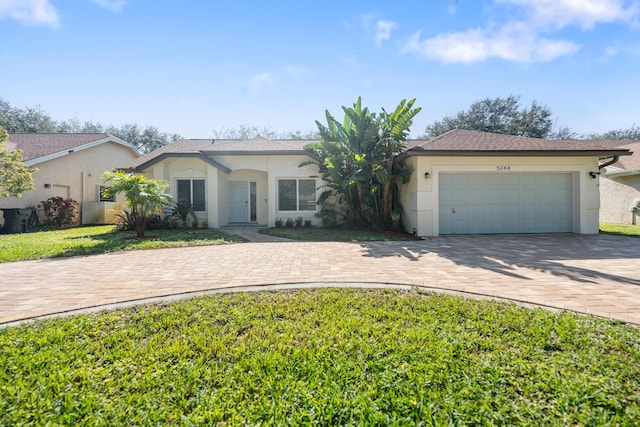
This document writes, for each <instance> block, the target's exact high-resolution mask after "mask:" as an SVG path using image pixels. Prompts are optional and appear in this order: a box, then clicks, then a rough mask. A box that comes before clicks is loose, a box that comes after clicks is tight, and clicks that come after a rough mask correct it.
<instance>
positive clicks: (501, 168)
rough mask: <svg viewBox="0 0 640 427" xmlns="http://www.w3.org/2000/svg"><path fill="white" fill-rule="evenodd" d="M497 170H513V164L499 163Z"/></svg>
mask: <svg viewBox="0 0 640 427" xmlns="http://www.w3.org/2000/svg"><path fill="white" fill-rule="evenodd" d="M496 170H499V171H510V170H511V166H506V165H498V166H496Z"/></svg>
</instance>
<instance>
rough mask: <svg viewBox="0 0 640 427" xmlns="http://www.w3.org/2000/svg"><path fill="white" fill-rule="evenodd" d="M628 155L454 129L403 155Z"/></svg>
mask: <svg viewBox="0 0 640 427" xmlns="http://www.w3.org/2000/svg"><path fill="white" fill-rule="evenodd" d="M496 154H501V155H514V154H519V155H535V154H540V155H580V154H582V155H602V156H612V155H625V154H630V153H629V152H627V151H626V150H624V149H619V148H612V147H607V146H601V145H596V144H594V143H585V142H583V141H579V140H547V139H541V138H529V137H523V136H514V135H504V134H497V133H489V132H477V131H472V130H459V129H456V130H451V131H449V132H447V133H444V134H442V135H440V136H438V137H436V138H434V139H430V140H425V141H413V142H412V144H411V145H410V148H409V149H408V150H407V151H406V152H405V153H403V154H402V155H401V156H400V157H402V158H404V157H408V156H413V155H496Z"/></svg>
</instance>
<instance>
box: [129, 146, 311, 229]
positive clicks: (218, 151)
mask: <svg viewBox="0 0 640 427" xmlns="http://www.w3.org/2000/svg"><path fill="white" fill-rule="evenodd" d="M308 143H309V141H288V140H287V141H284V140H262V139H256V140H215V141H214V140H211V139H189V140H180V141H177V142H174V143H172V144H169V145H167V146H165V147H162V148H160V149H158V150H156V151H154V152H151V153H149V154H147V155H145V156H143V157H140V158H138V159H136V160H134V161H132V162H130V163H129V164H128V165H126V168H125V169H126V170H129V171H133V172H136V173H140V174H143V175H144V176H146V177H148V178H154V179H163V180H166V181H168V182H169V184H170V187H169V193H170V194H171V196H172V197H173V198H174V200H175V201H177V202H182V203H186V204H189V205H192V206H193V208H194V210H195V213H196V215H197V217H198V222H199V223H200V224H204V223H205V221H206V224H207V226H208V227H213V228H218V227H222V226H225V225H232V224H257V225H264V226H274V225H275V222H276V220H278V219H281V220H283V221H286V220H287V219H288V218H291V219H296V218H298V217H301V218H303V220H305V221H312V223H313V224H318V223H319V219H318V218H316V217H315V214H316V212H317V210H318V207H317V206H316V200H317V198H318V196H319V191H320V190H319V187H320V185H321V179H320V178H319V177H318V175H319V174H318V168H317V166H314V165H307V166H301V164H303V163H305V162H308V161H309V160H312V159H313V156H312V155H311V154H310V153H309V152H308V151H306V150H305V149H304V146H305V145H306V144H308Z"/></svg>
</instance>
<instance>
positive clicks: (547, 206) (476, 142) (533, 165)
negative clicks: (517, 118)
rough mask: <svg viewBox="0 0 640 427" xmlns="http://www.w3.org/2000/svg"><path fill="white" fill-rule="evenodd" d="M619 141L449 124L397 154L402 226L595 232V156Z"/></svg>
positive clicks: (620, 151)
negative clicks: (405, 171) (406, 173)
mask: <svg viewBox="0 0 640 427" xmlns="http://www.w3.org/2000/svg"><path fill="white" fill-rule="evenodd" d="M629 154H630V151H629V150H628V149H624V148H610V147H601V146H597V145H594V144H587V143H581V142H580V141H564V140H563V141H550V140H543V139H537V138H525V137H518V136H511V135H499V134H491V133H484V132H476V131H467V130H453V131H450V132H447V133H445V134H443V135H441V136H439V137H437V138H434V139H432V140H428V141H411V143H410V144H409V149H408V150H407V151H406V152H404V153H402V154H401V155H400V156H399V157H398V160H399V161H402V162H404V163H405V164H406V165H407V166H409V167H410V169H411V170H412V171H413V173H412V176H411V180H410V182H409V183H408V184H406V185H404V186H403V188H402V189H401V198H402V199H401V202H402V205H403V208H404V209H403V213H404V216H403V218H404V226H405V228H406V229H407V230H409V231H411V230H415V232H416V234H418V235H420V236H437V235H441V234H494V233H579V234H592V233H597V232H598V225H599V209H600V191H599V190H600V189H599V187H598V179H597V178H598V176H599V175H598V173H599V172H600V169H599V163H600V162H605V161H606V160H608V159H609V160H611V159H614V158H618V157H619V156H624V155H629Z"/></svg>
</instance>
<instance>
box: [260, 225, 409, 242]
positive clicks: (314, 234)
mask: <svg viewBox="0 0 640 427" xmlns="http://www.w3.org/2000/svg"><path fill="white" fill-rule="evenodd" d="M260 233H262V234H267V235H269V236H276V237H285V238H287V239H293V240H305V241H315V242H352V241H353V242H370V241H393V240H414V239H415V236H412V235H411V234H406V233H394V232H385V231H370V230H352V229H345V228H317V227H295V228H294V227H287V228H281V227H278V228H265V229H263V230H260Z"/></svg>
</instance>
